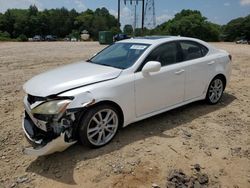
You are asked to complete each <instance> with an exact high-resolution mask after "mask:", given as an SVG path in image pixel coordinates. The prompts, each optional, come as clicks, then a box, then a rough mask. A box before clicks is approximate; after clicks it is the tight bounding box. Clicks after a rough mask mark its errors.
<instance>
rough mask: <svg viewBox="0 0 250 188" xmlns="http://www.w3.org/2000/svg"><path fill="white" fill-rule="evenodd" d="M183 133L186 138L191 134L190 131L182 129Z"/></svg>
mask: <svg viewBox="0 0 250 188" xmlns="http://www.w3.org/2000/svg"><path fill="white" fill-rule="evenodd" d="M183 134H184V135H185V136H186V137H188V138H190V137H191V136H192V134H191V133H190V132H188V131H184V130H183Z"/></svg>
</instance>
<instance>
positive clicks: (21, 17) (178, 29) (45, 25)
mask: <svg viewBox="0 0 250 188" xmlns="http://www.w3.org/2000/svg"><path fill="white" fill-rule="evenodd" d="M84 30H87V31H88V32H89V34H90V37H91V39H92V40H98V32H99V31H111V32H112V33H113V34H114V35H115V34H117V33H121V32H122V31H121V30H120V24H119V23H118V20H117V19H116V18H115V17H114V16H113V15H111V14H110V13H109V11H108V10H107V9H106V8H98V9H96V10H95V11H93V10H90V9H87V10H86V11H84V12H80V13H79V12H77V11H76V10H74V9H72V10H67V9H66V8H61V9H50V10H47V9H45V10H43V11H38V9H37V7H36V6H35V5H32V6H30V7H29V9H8V10H7V11H6V12H5V13H0V41H11V40H12V41H13V40H14V41H26V40H28V38H32V37H33V36H35V35H41V36H46V35H53V36H57V37H58V38H61V39H63V38H65V37H69V38H70V37H75V38H77V39H79V38H80V34H81V32H82V31H84ZM123 32H124V33H125V34H128V35H130V36H133V35H135V36H141V35H142V34H143V35H181V36H188V37H195V38H200V39H202V40H205V41H236V40H239V39H246V40H250V15H248V16H246V17H243V18H237V19H234V20H232V21H230V22H229V23H228V24H226V25H218V24H215V23H212V22H210V21H208V20H207V18H206V17H204V16H203V15H202V14H201V12H199V11H197V10H182V11H181V12H180V13H177V14H176V15H175V17H174V18H173V19H170V20H168V21H166V22H164V23H162V24H161V25H158V26H157V27H156V28H154V29H152V30H149V29H147V28H144V31H143V33H142V32H141V29H139V28H136V29H135V30H134V29H133V27H132V25H125V26H124V28H123Z"/></svg>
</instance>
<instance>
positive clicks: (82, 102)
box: [59, 91, 95, 109]
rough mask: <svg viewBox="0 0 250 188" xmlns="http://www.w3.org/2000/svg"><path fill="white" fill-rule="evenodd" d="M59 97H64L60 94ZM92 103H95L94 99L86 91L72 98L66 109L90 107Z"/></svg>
mask: <svg viewBox="0 0 250 188" xmlns="http://www.w3.org/2000/svg"><path fill="white" fill-rule="evenodd" d="M59 96H65V95H64V94H61V95H59ZM94 103H95V98H94V96H93V94H92V93H91V92H89V91H86V92H83V93H80V94H78V95H76V96H74V99H73V101H72V102H71V103H70V104H69V105H68V106H67V109H73V108H83V107H86V106H89V105H92V104H94Z"/></svg>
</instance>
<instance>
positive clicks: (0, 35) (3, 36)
mask: <svg viewBox="0 0 250 188" xmlns="http://www.w3.org/2000/svg"><path fill="white" fill-rule="evenodd" d="M10 40H11V38H10V34H9V33H8V32H6V31H5V32H2V31H0V41H10Z"/></svg>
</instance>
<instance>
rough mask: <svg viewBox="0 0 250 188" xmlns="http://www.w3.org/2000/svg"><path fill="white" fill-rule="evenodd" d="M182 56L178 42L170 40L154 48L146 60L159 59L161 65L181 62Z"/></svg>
mask: <svg viewBox="0 0 250 188" xmlns="http://www.w3.org/2000/svg"><path fill="white" fill-rule="evenodd" d="M181 58H182V57H181V54H180V53H179V50H178V47H177V44H176V43H175V42H170V43H166V44H162V45H160V46H159V47H157V48H156V49H154V50H153V51H152V52H151V53H150V54H149V56H148V57H147V58H146V60H145V62H148V61H158V62H160V63H161V66H166V65H171V64H174V63H178V62H180V61H181Z"/></svg>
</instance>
